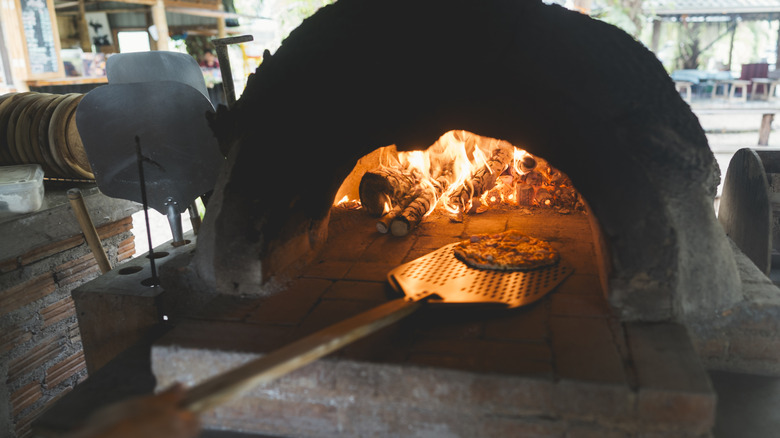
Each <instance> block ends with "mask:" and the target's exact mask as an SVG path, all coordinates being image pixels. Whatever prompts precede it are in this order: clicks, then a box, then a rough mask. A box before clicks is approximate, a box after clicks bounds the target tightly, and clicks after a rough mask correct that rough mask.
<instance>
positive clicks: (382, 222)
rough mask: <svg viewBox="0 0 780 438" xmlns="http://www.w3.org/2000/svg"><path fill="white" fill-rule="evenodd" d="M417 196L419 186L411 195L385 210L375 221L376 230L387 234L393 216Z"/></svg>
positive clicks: (396, 215) (401, 211)
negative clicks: (385, 212)
mask: <svg viewBox="0 0 780 438" xmlns="http://www.w3.org/2000/svg"><path fill="white" fill-rule="evenodd" d="M418 196H420V191H419V188H418V189H417V190H415V192H414V193H412V195H411V196H408V197H406V198H405V199H404V200H403V201H402V202H400V203H396V204H395V206H394V207H393V208H392V209H391V210H390V211H389V212H387V214H385V215H384V216H382V217H381V218H380V219H379V220H378V221H377V223H376V230H377V231H379V232H380V233H382V234H387V233H388V231H390V226H391V224H392V222H393V220H394V219H395V218H397V217H398V215H400V214H401V213H403V211H404V210H405V209H406V207H408V206H409V204H410V203H411V202H412V201H413V200H414V199H416V198H417V197H418Z"/></svg>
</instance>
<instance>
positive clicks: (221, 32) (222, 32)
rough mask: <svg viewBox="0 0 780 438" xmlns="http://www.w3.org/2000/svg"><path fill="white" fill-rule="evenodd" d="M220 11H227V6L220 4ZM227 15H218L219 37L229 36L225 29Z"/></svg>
mask: <svg viewBox="0 0 780 438" xmlns="http://www.w3.org/2000/svg"><path fill="white" fill-rule="evenodd" d="M219 11H220V12H225V7H224V6H222V5H221V4H220V5H219ZM225 29H226V26H225V17H224V16H221V17H217V38H225V37H226V36H227V32H226V31H225Z"/></svg>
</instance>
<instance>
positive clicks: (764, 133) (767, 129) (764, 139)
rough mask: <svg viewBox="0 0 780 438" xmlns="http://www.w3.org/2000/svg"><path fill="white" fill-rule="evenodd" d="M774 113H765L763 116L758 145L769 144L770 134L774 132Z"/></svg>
mask: <svg viewBox="0 0 780 438" xmlns="http://www.w3.org/2000/svg"><path fill="white" fill-rule="evenodd" d="M774 118H775V115H774V114H763V115H762V116H761V128H759V130H758V145H759V146H769V134H770V133H771V132H772V120H774Z"/></svg>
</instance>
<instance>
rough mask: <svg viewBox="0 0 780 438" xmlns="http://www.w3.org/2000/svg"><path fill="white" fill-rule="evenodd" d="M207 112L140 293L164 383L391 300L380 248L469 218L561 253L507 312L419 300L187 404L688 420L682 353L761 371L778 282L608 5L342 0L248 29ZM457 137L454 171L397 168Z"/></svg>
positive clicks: (398, 426) (354, 421)
mask: <svg viewBox="0 0 780 438" xmlns="http://www.w3.org/2000/svg"><path fill="white" fill-rule="evenodd" d="M210 124H211V127H212V129H213V130H214V132H215V134H216V136H217V138H218V139H219V142H220V145H221V147H222V149H223V151H224V152H225V153H226V154H227V157H228V159H227V161H226V165H225V166H224V168H223V170H222V173H221V175H220V177H219V179H218V182H217V186H216V188H215V190H214V193H213V195H212V196H211V198H210V200H209V203H208V206H207V213H206V216H205V218H204V221H203V225H202V227H201V229H200V232H199V235H198V236H197V246H196V248H195V250H194V251H190V250H189V249H188V248H187V247H184V248H179V249H177V250H176V251H185V252H186V255H185V256H182V257H181V258H175V259H173V260H172V261H171V262H169V266H163V268H162V269H161V272H162V282H163V286H164V289H165V292H164V293H163V294H162V295H160V300H159V301H155V304H154V305H155V306H157V305H161V306H162V307H161V310H160V312H161V313H164V314H165V315H166V319H168V323H173V324H175V328H173V329H172V330H171V331H169V332H168V333H167V334H166V335H165V336H163V337H162V338H160V339H159V340H158V341H156V343H155V345H154V346H153V348H152V353H151V354H152V358H151V362H152V370H153V372H154V374H155V377H156V379H157V385H158V387H160V388H161V387H164V386H166V385H168V384H170V383H172V382H173V381H183V382H184V383H186V384H194V383H196V382H199V381H202V380H203V379H205V378H206V377H207V376H212V375H215V374H217V373H220V372H223V371H226V370H228V369H230V368H232V367H234V366H237V365H239V364H241V363H243V362H246V361H247V360H250V359H252V358H256V357H259V356H261V355H263V354H266V353H268V352H270V351H273V350H275V349H277V348H280V347H282V346H285V345H287V344H289V343H290V342H291V341H294V340H296V339H300V338H301V337H302V336H305V335H308V334H311V333H313V332H315V331H317V330H319V329H321V328H323V327H326V326H328V325H330V324H332V323H336V322H339V321H341V320H344V319H345V318H347V317H350V316H353V315H355V314H358V313H360V312H361V311H365V310H367V309H371V308H373V307H376V306H377V305H380V304H382V303H384V302H386V301H387V300H389V299H392V298H397V297H398V294H397V291H394V290H393V288H392V287H391V286H389V285H388V283H387V273H388V272H389V271H391V270H393V269H394V268H396V267H397V266H398V265H400V264H402V263H406V262H409V261H412V260H415V259H416V258H418V257H420V256H423V255H425V254H427V253H430V252H431V251H435V250H437V249H438V248H440V247H442V246H444V245H447V244H449V243H453V242H457V241H459V240H462V239H466V238H468V237H470V236H472V235H474V234H479V233H497V232H501V231H505V230H509V229H515V230H518V231H521V232H523V233H526V234H529V235H532V236H535V237H539V238H543V239H545V240H548V241H549V242H551V244H552V245H553V246H554V247H555V248H556V249H558V250H559V252H560V254H561V260H562V262H565V263H566V264H567V266H569V267H571V268H572V269H573V273H571V275H570V276H568V277H567V278H566V279H565V281H563V282H562V283H560V284H559V285H557V286H556V287H555V288H554V290H553V291H552V292H551V293H550V294H549V295H547V296H545V297H544V298H543V299H541V300H539V301H537V302H536V303H534V304H532V305H529V306H525V307H522V308H519V309H514V310H511V311H507V310H505V309H495V308H492V307H490V306H486V307H480V306H475V307H469V306H464V307H460V306H454V307H446V306H434V305H431V306H430V307H425V308H424V309H423V310H421V311H419V312H416V313H415V314H414V315H413V316H411V317H408V318H407V319H404V320H403V321H402V322H400V323H396V324H394V325H392V326H390V327H387V328H384V329H382V330H381V331H379V332H377V333H375V334H373V335H371V336H370V337H368V338H366V339H363V340H361V341H359V342H357V343H355V344H353V345H350V346H349V347H346V348H345V349H343V350H341V351H339V352H338V353H335V354H333V355H331V356H329V357H327V358H325V359H321V360H319V361H317V362H315V363H313V364H311V365H308V366H307V367H305V368H302V369H300V370H297V371H295V372H293V373H291V374H289V375H287V376H285V377H282V378H281V379H280V380H278V381H277V382H275V383H272V384H269V385H265V386H261V387H258V388H255V389H253V390H251V391H249V392H247V393H246V394H244V395H243V396H242V398H240V399H239V400H237V401H234V402H231V403H228V404H226V405H224V406H222V407H219V408H217V409H216V410H214V411H212V412H209V413H207V414H206V415H205V416H204V423H205V424H206V425H207V426H210V427H217V428H224V429H233V430H240V431H245V432H256V433H263V434H273V435H285V436H287V435H292V436H323V435H327V436H368V435H371V436H638V434H640V432H642V433H651V434H652V433H657V434H659V436H660V435H663V434H665V433H672V432H673V433H680V434H684V435H685V436H707V434H708V433H709V430H710V429H711V428H712V425H713V421H714V415H715V395H714V392H713V390H712V386H711V383H710V381H709V377H708V376H707V373H706V371H705V369H704V367H703V365H702V359H703V361H704V362H705V363H706V364H707V365H708V366H710V367H717V368H721V369H742V370H745V369H751V370H752V371H761V372H778V366H777V364H778V363H780V360H779V359H780V358H778V357H776V356H777V354H776V353H772V352H774V351H777V349H773V348H769V347H768V345H770V344H771V343H772V342H776V340H775V338H774V335H773V333H777V327H775V326H776V325H777V323H776V322H774V321H777V319H776V318H772V317H770V316H771V315H773V314H774V313H773V312H776V311H777V309H780V305H776V304H774V303H775V302H777V303H778V304H780V300H778V298H777V297H778V296H777V294H776V291H777V289H776V288H774V286H772V285H771V282H769V280H768V279H766V278H765V277H762V276H761V275H760V274H759V275H758V276H756V275H753V273H754V271H755V267H754V266H753V267H751V265H750V262H746V261H745V260H746V259H745V257H744V256H742V255H741V254H740V253H739V251H738V250H737V249H735V248H733V247H732V245H731V244H730V242H729V240H728V238H727V237H726V235H725V234H724V231H723V229H722V228H721V226H720V225H719V224H718V222H717V220H716V217H715V212H714V209H713V199H714V197H715V194H716V187H717V184H718V181H719V177H720V172H719V169H718V166H717V164H716V162H715V159H714V157H713V155H712V153H711V152H710V149H709V146H708V144H707V140H706V138H705V135H704V132H703V130H702V128H701V127H700V125H699V123H698V121H697V119H696V117H695V116H694V115H693V113H692V112H691V110H690V108H689V107H688V105H687V104H686V103H685V102H684V101H683V100H682V99H681V98H680V96H679V94H678V93H677V92H676V90H675V87H674V84H673V83H672V81H671V79H670V78H669V76H668V75H667V74H666V72H665V71H664V69H663V68H662V66H661V64H660V63H659V61H658V60H657V59H656V58H655V56H654V55H653V54H652V53H651V52H650V51H648V50H647V49H646V48H645V47H643V46H642V45H641V44H639V43H638V42H636V41H635V40H634V39H632V38H631V37H630V36H628V35H627V34H625V33H624V32H622V31H620V30H618V29H617V28H615V27H613V26H610V25H608V24H605V23H602V22H599V21H596V20H593V19H590V18H589V17H587V16H584V15H581V14H579V13H575V12H571V11H567V10H565V9H563V8H561V7H558V6H547V5H544V4H543V3H542V2H541V1H522V2H521V1H508V0H489V1H486V0H480V1H451V0H425V1H419V0H375V1H372V2H366V1H363V0H339V1H338V2H336V3H335V4H333V5H330V6H327V7H324V8H322V9H321V10H320V11H319V12H317V13H316V14H315V15H314V16H312V17H311V18H309V19H307V20H306V21H305V22H304V23H303V24H302V25H301V26H300V27H299V28H298V29H296V30H295V31H293V33H292V34H291V35H290V36H289V38H288V39H286V40H285V41H284V43H283V44H282V46H281V47H280V48H279V50H278V51H277V52H276V53H275V54H273V55H270V54H268V53H266V54H265V56H264V60H263V63H262V65H261V67H260V68H258V70H257V71H256V72H255V73H254V74H253V75H251V76H250V78H249V80H248V84H247V87H246V90H245V91H244V93H243V95H242V96H241V98H240V99H239V100H238V102H236V105H235V106H234V107H232V108H230V109H226V108H224V107H222V108H220V109H219V110H218V111H217V113H216V116H215V117H213V118H212V120H210ZM445 143H452V144H455V145H456V146H457V147H461V148H462V149H458V150H459V151H461V152H457V153H454V154H451V153H450V152H446V153H445V152H442V151H443V150H445V149H446V148H445V147H444V146H445ZM505 148H506V149H505ZM447 150H448V149H447ZM504 150H506V151H508V152H507V153H506V154H505V153H504V152H501V151H504ZM496 151H498V152H496ZM458 154H461V155H463V156H465V157H466V159H465V161H467V162H469V163H470V165H471V167H468V168H467V169H466V170H465V171H464V172H463V173H462V174H461V176H458V177H452V179H447V178H449V177H447V178H444V179H441V175H442V174H441V172H440V173H439V174H436V173H435V172H429V173H430V174H426V175H423V176H422V177H419V178H418V176H419V175H418V176H414V175H416V172H418V170H419V169H420V167H415V166H416V164H415V163H418V164H419V162H420V160H422V162H423V163H426V164H425V165H424V166H422V169H427V170H430V169H433V168H436V169H441V168H445V167H446V168H447V169H450V168H455V167H459V166H460V165H459V164H456V162H457V163H462V162H463V160H462V161H460V162H458V161H457V160H455V161H453V162H449V161H448V162H446V163H449V164H437V165H432V164H431V163H439V161H438V160H440V159H441V157H442V156H450V155H458ZM494 154H497V155H494ZM499 156H500V157H499ZM497 157H498V158H497ZM495 160H498V162H499V163H498V164H497V165H496V166H495V167H493V164H495V163H496V161H495ZM502 160H504V161H502ZM437 166H438V167H437ZM485 169H487V170H485ZM427 170H426V171H423V173H425V172H427ZM393 172H395V174H397V175H400V176H399V177H398V178H397V179H399V180H400V179H404V178H412V177H410V175H413V180H414V184H411V185H410V186H409V187H406V188H404V187H402V186H403V184H402V183H399V182H398V181H397V180H393V178H395V177H389V176H388V175H390V174H393ZM479 172H483V176H485V180H487V181H488V182H489V184H486V185H484V184H483V182H484V180H483V179H481V177H479V178H478V177H477V176H476V175H477V174H478V173H479ZM485 172H487V173H485ZM494 172H495V173H494ZM534 172H535V173H536V175H534ZM445 173H446V172H445ZM529 175H534V176H533V177H529ZM415 178H418V179H415ZM534 178H537V179H536V180H535V179H534ZM455 180H458V181H459V182H458V183H455V182H454V181H455ZM394 181H395V182H394ZM464 181H465V182H464ZM499 182H500V183H501V184H504V185H503V186H499V185H496V184H498V183H499ZM458 184H460V186H458ZM415 187H416V188H415ZM452 187H456V188H457V187H467V188H468V190H466V192H465V193H466V195H465V196H461V195H453V192H452V191H449V192H448V191H446V190H449V188H452ZM399 193H400V194H401V195H399ZM460 193H463V192H462V191H461V192H460ZM426 196H430V197H431V199H433V202H428V203H426ZM499 198H501V199H500V200H499ZM420 199H422V200H420ZM431 199H428V201H431ZM442 200H444V201H442ZM357 201H361V206H360V208H357V206H358V202H357ZM418 201H419V202H418ZM415 202H416V203H417V204H415ZM413 204H415V205H417V206H418V207H419V205H422V207H419V208H418V211H419V212H421V213H424V214H425V217H417V218H415V217H414V214H412V213H410V215H411V216H409V217H407V218H405V219H404V221H402V222H404V223H400V225H399V226H400V228H399V229H398V230H394V225H398V224H397V222H398V221H397V220H395V219H394V218H393V217H389V215H391V214H392V212H393V211H395V214H396V215H398V214H399V211H396V210H399V209H400V214H404V213H403V212H404V210H405V209H407V208H408V207H409V206H411V205H413ZM434 205H438V206H437V207H435V208H434ZM420 216H422V215H420ZM399 230H400V231H399ZM380 231H388V232H387V233H382V232H380ZM433 274H434V275H439V276H445V274H446V273H433ZM138 275H142V274H138ZM746 278H748V280H746ZM478 287H481V286H478ZM767 291H769V292H767ZM773 294H775V295H773ZM756 297H759V298H760V299H759V298H756ZM77 305H78V303H77ZM155 311H157V310H155ZM87 343H89V342H88V340H86V339H85V345H86V344H87ZM96 344H97V343H96ZM86 355H87V362H88V363H89V362H90V353H89V352H87V353H86ZM90 372H91V370H90Z"/></svg>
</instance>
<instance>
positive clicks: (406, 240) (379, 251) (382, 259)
mask: <svg viewBox="0 0 780 438" xmlns="http://www.w3.org/2000/svg"><path fill="white" fill-rule="evenodd" d="M415 241H416V236H413V235H407V236H404V237H395V236H390V235H386V236H382V237H380V238H378V239H376V240H374V241H373V242H372V243H371V245H369V247H368V248H366V250H365V251H364V252H363V254H362V255H361V257H360V260H361V261H364V262H372V263H386V264H391V265H392V264H395V265H397V264H400V263H401V261H402V260H403V259H404V257H406V254H407V253H408V252H409V250H410V249H411V248H412V246H413V245H414V243H415Z"/></svg>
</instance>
